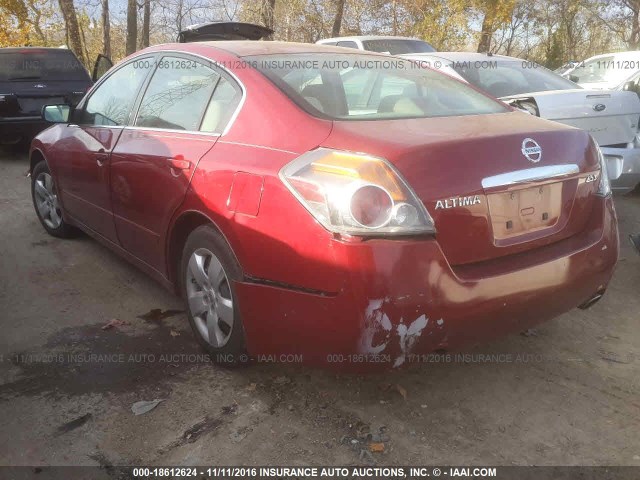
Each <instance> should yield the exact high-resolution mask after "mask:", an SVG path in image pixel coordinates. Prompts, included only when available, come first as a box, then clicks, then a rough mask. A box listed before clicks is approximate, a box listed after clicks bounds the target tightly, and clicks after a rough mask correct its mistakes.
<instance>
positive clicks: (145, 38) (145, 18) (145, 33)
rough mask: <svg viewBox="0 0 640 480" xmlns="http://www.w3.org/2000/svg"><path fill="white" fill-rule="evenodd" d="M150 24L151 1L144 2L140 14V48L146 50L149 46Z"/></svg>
mask: <svg viewBox="0 0 640 480" xmlns="http://www.w3.org/2000/svg"><path fill="white" fill-rule="evenodd" d="M150 24H151V0H144V10H143V13H142V38H141V39H140V46H141V47H142V48H146V47H148V46H149V33H150Z"/></svg>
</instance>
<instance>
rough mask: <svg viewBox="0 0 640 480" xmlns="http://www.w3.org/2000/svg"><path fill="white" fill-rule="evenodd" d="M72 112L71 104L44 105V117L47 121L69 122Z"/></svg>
mask: <svg viewBox="0 0 640 480" xmlns="http://www.w3.org/2000/svg"><path fill="white" fill-rule="evenodd" d="M70 114H71V106H70V105H45V106H44V107H42V119H43V120H44V121H45V122H49V123H67V122H68V121H69V115H70Z"/></svg>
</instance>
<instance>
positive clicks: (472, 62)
mask: <svg viewBox="0 0 640 480" xmlns="http://www.w3.org/2000/svg"><path fill="white" fill-rule="evenodd" d="M403 57H406V58H411V59H413V60H414V61H416V62H417V64H418V65H417V66H418V67H430V68H434V69H436V70H440V71H442V72H444V73H447V74H449V75H451V76H453V77H455V78H457V79H459V80H462V81H464V82H467V83H470V84H472V85H474V86H476V87H478V88H480V89H481V90H484V91H486V92H488V93H489V94H491V95H493V96H494V97H497V98H499V99H500V100H502V101H504V102H506V103H509V104H510V105H512V106H514V107H516V108H520V109H522V110H526V111H527V112H529V113H531V114H532V115H537V116H539V117H542V118H546V119H549V120H555V121H557V122H560V123H565V124H567V125H571V126H574V127H577V128H580V129H582V130H586V131H588V132H589V133H591V135H592V136H593V138H594V139H595V140H596V142H598V144H599V145H600V148H601V149H602V152H603V153H604V155H605V158H606V159H607V166H608V171H609V177H610V179H611V182H612V187H613V189H614V191H615V192H616V193H628V192H630V191H631V190H633V189H634V188H635V187H636V185H637V184H638V183H640V138H638V135H639V125H638V123H639V120H640V99H639V98H638V95H636V94H635V93H634V92H630V91H623V90H606V91H603V90H587V89H584V88H582V87H580V86H579V85H576V84H575V83H573V82H571V81H569V80H567V79H565V78H563V77H561V76H559V75H557V74H555V73H553V72H551V71H550V70H547V69H546V68H544V67H542V66H540V65H538V64H537V63H535V62H531V61H527V60H521V59H518V58H513V57H506V56H501V55H487V54H483V53H463V52H438V53H433V54H428V55H403Z"/></svg>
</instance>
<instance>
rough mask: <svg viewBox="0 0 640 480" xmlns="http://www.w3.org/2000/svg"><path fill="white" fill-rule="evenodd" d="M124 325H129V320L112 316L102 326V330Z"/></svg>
mask: <svg viewBox="0 0 640 480" xmlns="http://www.w3.org/2000/svg"><path fill="white" fill-rule="evenodd" d="M124 325H128V322H125V321H124V320H119V319H117V318H112V319H111V320H109V321H108V322H107V323H105V324H104V325H103V326H102V330H110V329H112V328H113V327H122V326H124Z"/></svg>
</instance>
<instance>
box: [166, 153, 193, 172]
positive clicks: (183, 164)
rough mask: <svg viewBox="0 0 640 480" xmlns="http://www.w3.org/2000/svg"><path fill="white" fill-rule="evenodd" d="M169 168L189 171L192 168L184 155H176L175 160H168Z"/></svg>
mask: <svg viewBox="0 0 640 480" xmlns="http://www.w3.org/2000/svg"><path fill="white" fill-rule="evenodd" d="M167 162H168V163H169V167H170V168H171V169H173V170H189V169H190V168H191V162H190V161H189V160H185V159H184V157H183V156H182V155H176V156H175V157H173V158H167Z"/></svg>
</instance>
